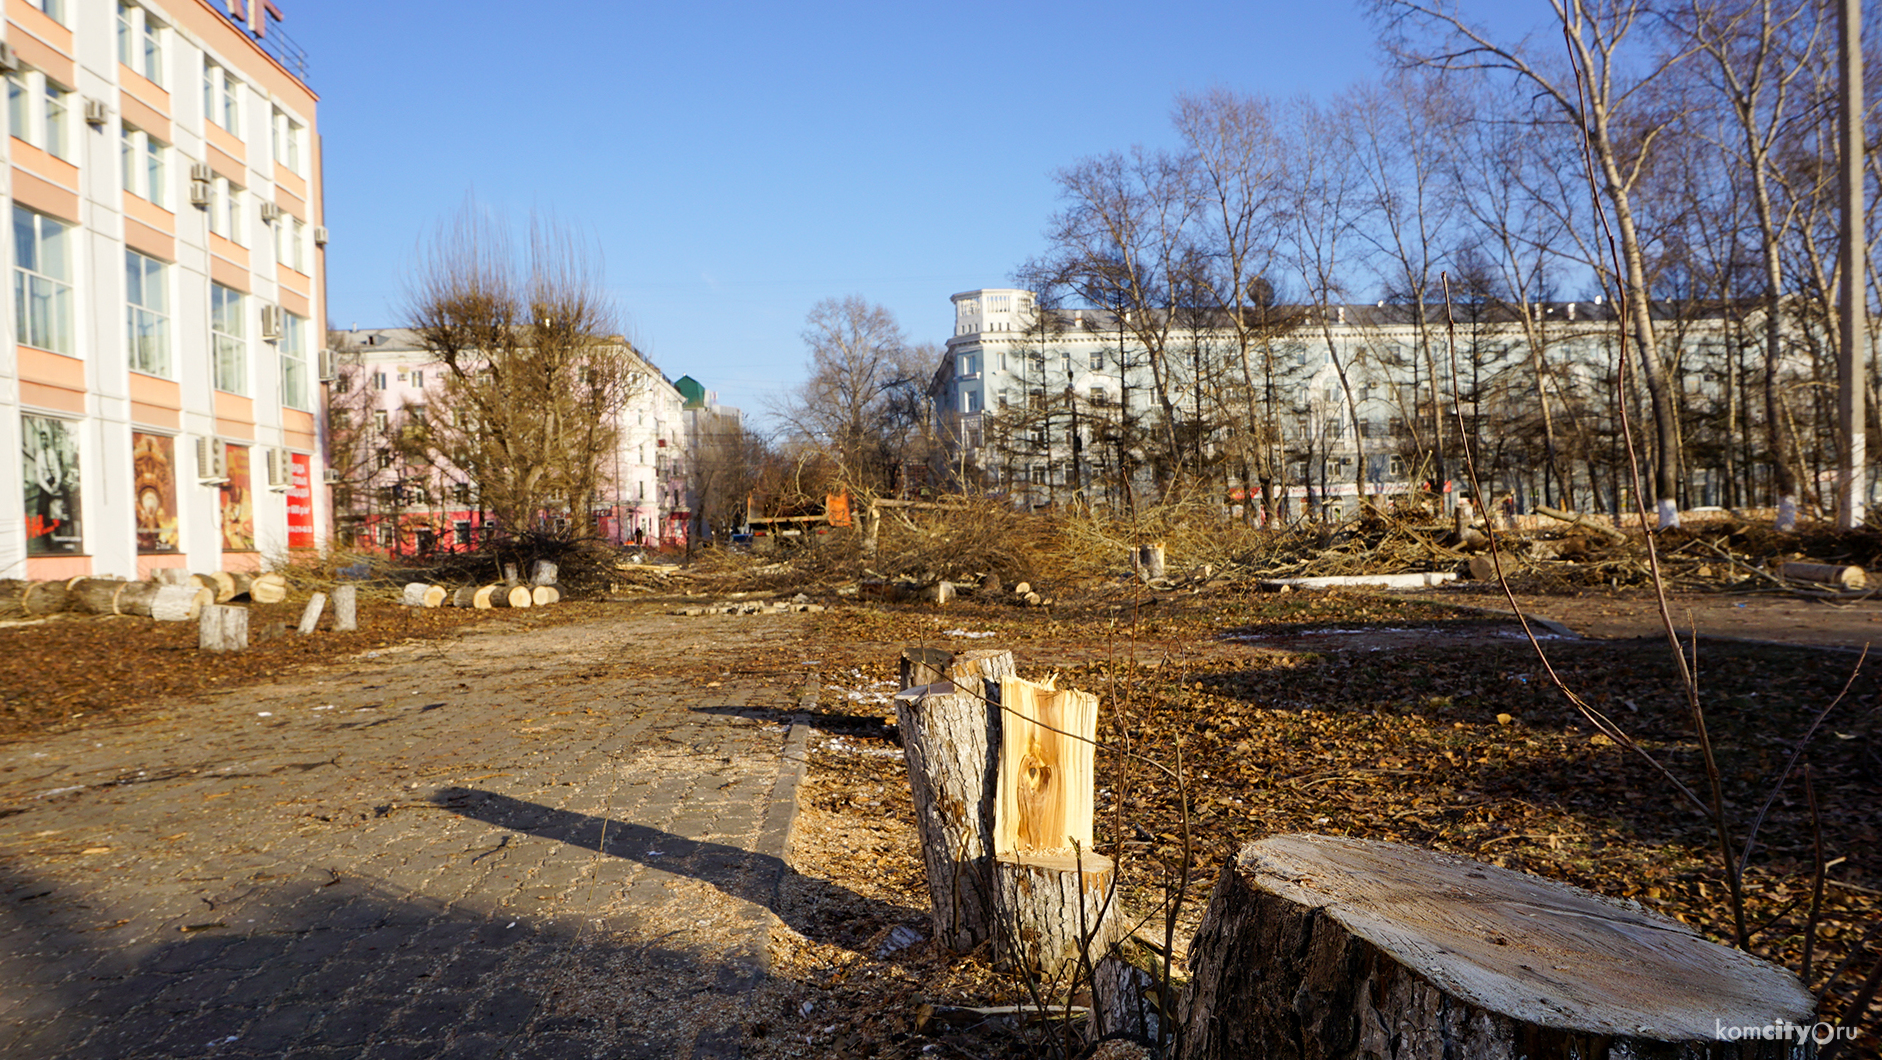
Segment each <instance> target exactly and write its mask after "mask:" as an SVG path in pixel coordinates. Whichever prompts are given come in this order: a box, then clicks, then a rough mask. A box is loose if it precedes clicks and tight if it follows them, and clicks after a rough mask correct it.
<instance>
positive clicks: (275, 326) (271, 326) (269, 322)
mask: <svg viewBox="0 0 1882 1060" xmlns="http://www.w3.org/2000/svg"><path fill="white" fill-rule="evenodd" d="M281 327H282V321H281V307H280V306H278V305H265V306H262V307H261V338H262V341H263V342H274V341H276V340H278V339H280V338H281Z"/></svg>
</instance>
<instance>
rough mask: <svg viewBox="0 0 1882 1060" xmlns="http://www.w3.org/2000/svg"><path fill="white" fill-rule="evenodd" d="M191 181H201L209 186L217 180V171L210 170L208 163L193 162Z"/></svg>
mask: <svg viewBox="0 0 1882 1060" xmlns="http://www.w3.org/2000/svg"><path fill="white" fill-rule="evenodd" d="M190 179H191V180H199V181H202V182H203V183H205V184H207V183H209V182H210V181H212V180H214V179H216V171H215V170H213V169H211V168H209V163H207V162H191V163H190Z"/></svg>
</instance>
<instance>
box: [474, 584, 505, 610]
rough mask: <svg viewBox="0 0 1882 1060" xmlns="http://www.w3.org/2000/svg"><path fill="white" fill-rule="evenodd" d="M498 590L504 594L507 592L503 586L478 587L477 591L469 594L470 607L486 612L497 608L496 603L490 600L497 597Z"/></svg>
mask: <svg viewBox="0 0 1882 1060" xmlns="http://www.w3.org/2000/svg"><path fill="white" fill-rule="evenodd" d="M498 590H504V591H505V592H507V591H508V590H507V589H506V588H505V587H504V586H501V585H480V586H478V587H477V591H476V592H475V593H473V594H471V606H472V607H474V608H476V609H477V610H479V611H488V610H490V609H491V608H493V607H495V606H497V605H496V603H495V602H494V601H492V600H491V599H490V598H491V597H493V596H495V595H497V591H498Z"/></svg>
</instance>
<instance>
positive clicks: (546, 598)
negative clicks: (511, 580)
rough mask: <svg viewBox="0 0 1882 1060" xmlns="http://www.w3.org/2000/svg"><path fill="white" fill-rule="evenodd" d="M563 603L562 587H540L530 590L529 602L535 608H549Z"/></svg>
mask: <svg viewBox="0 0 1882 1060" xmlns="http://www.w3.org/2000/svg"><path fill="white" fill-rule="evenodd" d="M561 601H562V587H561V586H560V585H538V586H536V587H534V588H532V589H531V590H529V602H530V604H531V605H533V606H535V607H547V606H549V605H550V604H554V603H560V602H561Z"/></svg>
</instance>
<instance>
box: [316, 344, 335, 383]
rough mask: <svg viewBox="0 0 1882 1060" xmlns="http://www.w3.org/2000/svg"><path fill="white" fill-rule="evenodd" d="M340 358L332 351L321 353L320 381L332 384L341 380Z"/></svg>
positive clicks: (322, 351)
mask: <svg viewBox="0 0 1882 1060" xmlns="http://www.w3.org/2000/svg"><path fill="white" fill-rule="evenodd" d="M339 361H340V358H339V356H338V355H337V354H335V353H334V352H333V351H332V350H321V351H320V381H321V382H323V383H331V382H333V381H334V380H335V379H338V378H340V364H339Z"/></svg>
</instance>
